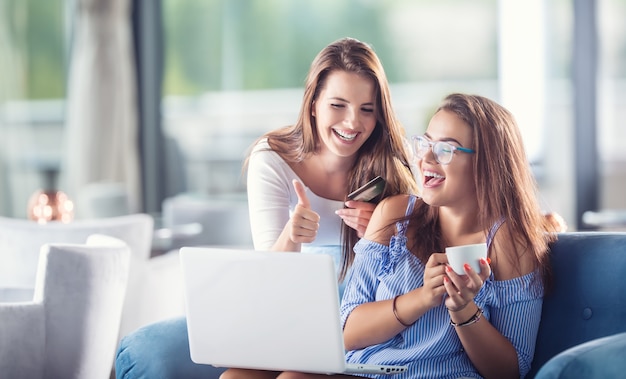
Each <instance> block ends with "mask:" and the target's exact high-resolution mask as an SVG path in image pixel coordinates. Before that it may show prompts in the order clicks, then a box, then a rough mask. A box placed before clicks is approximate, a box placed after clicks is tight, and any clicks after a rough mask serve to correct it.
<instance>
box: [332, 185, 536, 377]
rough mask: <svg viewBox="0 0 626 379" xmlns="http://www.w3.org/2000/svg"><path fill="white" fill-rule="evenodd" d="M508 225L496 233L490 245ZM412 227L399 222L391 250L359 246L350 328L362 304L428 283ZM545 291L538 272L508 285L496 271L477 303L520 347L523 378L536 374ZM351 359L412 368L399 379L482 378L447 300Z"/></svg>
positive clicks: (347, 305)
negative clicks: (414, 249)
mask: <svg viewBox="0 0 626 379" xmlns="http://www.w3.org/2000/svg"><path fill="white" fill-rule="evenodd" d="M415 200H416V197H414V196H412V197H411V198H410V200H409V205H408V207H407V211H406V214H410V212H411V211H412V209H413V206H414V204H415ZM502 222H503V221H502V220H501V221H499V222H497V223H496V224H495V225H493V227H492V228H491V229H490V231H489V234H488V237H487V246H488V247H489V246H490V245H491V242H492V240H493V236H494V235H495V232H496V231H497V230H498V228H499V227H500V225H501V224H502ZM407 226H408V220H405V221H402V222H398V224H397V230H398V233H397V234H396V235H394V236H393V237H392V238H391V240H390V243H389V246H385V245H382V244H380V243H377V242H374V241H370V240H365V239H361V240H360V241H359V242H358V243H357V244H356V246H355V248H354V251H355V259H354V263H353V265H352V267H351V270H350V272H349V274H348V278H347V279H346V287H345V292H344V294H343V298H342V302H341V321H342V324H343V325H344V326H345V322H346V320H347V318H348V316H349V315H350V313H351V312H352V310H353V309H354V308H356V307H357V306H359V305H361V304H363V303H367V302H372V301H379V300H388V299H392V298H393V297H395V296H396V295H401V294H404V293H407V292H409V291H411V290H413V289H415V288H417V287H420V286H422V285H423V284H424V283H423V281H424V263H422V262H421V261H420V259H418V258H417V257H416V256H415V255H413V254H412V253H411V252H410V251H409V249H408V248H407V245H406V243H407V238H406V235H405V233H406V228H407ZM543 293H544V287H543V282H542V280H541V278H540V274H539V272H538V271H534V272H532V273H529V274H527V275H524V276H521V277H518V278H514V279H511V280H504V281H497V280H494V278H493V273H492V275H491V277H489V278H488V279H487V280H486V281H485V283H484V285H483V287H482V288H481V289H480V291H479V292H478V294H477V295H476V297H475V299H474V301H475V302H476V304H477V305H478V306H479V307H481V308H482V309H483V311H484V315H483V317H485V318H486V319H487V320H489V322H491V324H492V325H493V326H494V327H495V328H496V329H498V330H499V331H500V333H502V334H503V335H504V336H505V337H506V338H508V339H509V340H510V341H511V343H512V344H513V346H514V347H515V349H516V351H517V356H518V362H519V369H520V374H521V376H522V377H524V376H525V375H526V374H527V373H528V371H529V370H530V364H531V361H532V358H533V354H534V349H535V341H536V337H537V330H538V328H539V320H540V316H541V307H542V303H543ZM346 358H347V361H348V362H351V363H367V364H399V365H408V367H409V369H408V370H407V371H406V372H405V373H403V374H400V375H396V376H394V378H459V377H470V378H480V377H481V376H480V374H478V371H477V370H476V369H475V368H474V366H473V364H472V362H471V361H470V359H469V358H468V356H467V355H466V354H465V352H464V351H463V345H462V344H461V342H460V340H459V338H458V336H457V334H456V332H455V329H454V327H453V326H451V325H450V316H449V315H448V311H447V309H446V307H445V305H444V303H443V301H442V303H441V304H440V305H439V306H437V307H435V308H433V309H431V310H429V311H428V312H427V313H426V314H424V315H423V316H422V317H421V318H420V319H418V320H417V321H416V322H415V323H414V324H413V325H412V326H411V327H409V328H407V329H405V330H403V331H402V332H401V333H399V334H398V335H396V336H395V337H393V338H392V339H390V340H389V341H386V342H384V343H380V344H377V345H372V346H368V347H366V348H363V349H360V350H352V351H348V352H346ZM370 377H376V375H370ZM381 377H382V376H381Z"/></svg>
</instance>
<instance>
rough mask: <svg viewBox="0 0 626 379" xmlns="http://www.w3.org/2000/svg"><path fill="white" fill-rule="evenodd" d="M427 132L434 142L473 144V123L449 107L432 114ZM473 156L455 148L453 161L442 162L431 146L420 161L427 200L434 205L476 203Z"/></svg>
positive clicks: (424, 197) (423, 190) (423, 196)
mask: <svg viewBox="0 0 626 379" xmlns="http://www.w3.org/2000/svg"><path fill="white" fill-rule="evenodd" d="M424 136H425V137H426V138H428V139H429V140H430V141H432V142H437V141H445V142H448V143H450V144H452V145H454V146H457V147H466V148H473V146H472V129H471V127H470V126H469V125H468V124H467V123H465V122H464V121H463V120H461V119H460V118H459V117H458V116H457V115H456V114H454V113H452V112H450V111H447V110H440V111H439V112H437V113H436V114H435V115H434V116H433V117H432V119H431V120H430V123H429V125H428V129H427V130H426V133H425V134H424ZM472 159H473V154H467V153H464V152H460V151H455V152H454V156H453V157H452V160H451V161H450V163H449V164H447V165H442V164H440V163H438V162H437V160H436V159H435V156H434V155H433V152H432V150H429V151H428V153H427V154H426V155H425V156H424V158H423V159H421V160H419V162H418V164H419V167H420V171H421V173H422V178H423V179H422V180H423V182H422V198H423V199H424V201H425V202H426V203H427V204H430V205H433V206H454V205H457V204H459V205H465V206H467V205H470V204H471V205H472V206H474V205H475V204H476V202H477V200H476V193H475V187H474V168H473V163H472Z"/></svg>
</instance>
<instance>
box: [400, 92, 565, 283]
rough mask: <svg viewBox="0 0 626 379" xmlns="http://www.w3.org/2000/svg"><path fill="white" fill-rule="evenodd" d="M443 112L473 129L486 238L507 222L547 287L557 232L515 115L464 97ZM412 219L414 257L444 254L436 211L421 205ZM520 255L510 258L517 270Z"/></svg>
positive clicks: (450, 100)
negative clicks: (541, 203) (501, 222)
mask: <svg viewBox="0 0 626 379" xmlns="http://www.w3.org/2000/svg"><path fill="white" fill-rule="evenodd" d="M441 110H446V111H449V112H452V113H454V114H456V115H457V116H458V117H459V118H460V119H461V120H463V121H465V123H467V125H469V126H470V127H471V129H472V139H473V141H472V146H473V147H474V150H476V154H474V156H475V159H474V172H475V173H476V175H475V177H474V187H475V189H476V196H477V198H476V201H477V202H478V222H479V224H480V226H481V227H482V229H483V230H485V235H486V234H487V232H488V230H489V229H490V228H491V226H492V225H494V224H495V223H496V222H497V221H498V220H500V219H502V218H503V219H504V220H505V222H506V223H507V225H508V227H507V228H506V229H507V230H508V231H509V233H510V235H509V236H508V237H509V238H510V239H511V241H516V242H517V243H516V246H519V247H520V248H528V250H529V251H531V252H532V253H533V254H534V261H535V268H539V269H540V270H541V273H542V276H543V278H544V280H546V281H547V280H548V279H549V273H550V272H549V261H548V247H549V244H550V243H551V242H552V241H554V240H555V239H556V233H554V232H555V231H556V230H555V229H554V227H553V226H552V225H550V224H549V222H548V220H547V219H546V218H545V217H544V215H543V213H542V211H541V208H540V206H539V202H538V198H537V185H536V182H535V179H534V177H533V174H532V172H531V169H530V164H529V162H528V160H527V157H526V153H525V150H524V143H523V141H522V136H521V134H520V131H519V128H518V126H517V123H516V121H515V119H514V117H513V115H512V114H511V113H510V112H509V111H508V110H507V109H505V108H504V107H502V106H501V105H499V104H497V103H496V102H495V101H493V100H490V99H487V98H485V97H481V96H476V95H466V94H451V95H448V96H447V97H446V98H445V99H444V100H443V102H442V104H441V105H440V106H439V108H438V109H437V111H436V112H439V111H441ZM436 112H435V113H436ZM409 219H410V220H411V222H410V223H409V227H408V229H409V231H410V233H412V235H416V236H418V238H415V239H414V241H415V246H412V247H411V251H412V252H413V254H415V255H416V256H418V257H419V258H420V259H421V260H422V261H423V262H425V261H426V260H427V259H428V257H429V256H430V254H432V252H433V251H443V250H444V248H445V246H444V245H445V242H444V241H443V239H442V233H441V228H440V225H439V212H438V207H431V206H429V205H428V204H426V203H424V202H423V201H421V200H418V201H417V202H416V205H415V210H414V212H413V214H412V215H411V216H410V217H409ZM519 254H521V252H519V251H518V252H511V254H510V255H509V258H510V259H511V261H512V262H513V264H514V265H515V266H517V267H518V268H519V265H518V264H517V263H518V262H519V259H518V257H519Z"/></svg>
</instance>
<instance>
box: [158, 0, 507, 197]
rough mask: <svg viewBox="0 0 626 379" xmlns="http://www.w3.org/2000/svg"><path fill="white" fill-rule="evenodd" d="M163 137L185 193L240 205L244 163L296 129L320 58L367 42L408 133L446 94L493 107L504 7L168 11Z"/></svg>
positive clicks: (284, 5) (255, 4)
mask: <svg viewBox="0 0 626 379" xmlns="http://www.w3.org/2000/svg"><path fill="white" fill-rule="evenodd" d="M163 4H164V6H163V15H164V23H165V33H166V38H165V51H166V70H165V78H164V131H165V134H166V135H167V137H168V138H169V139H170V140H171V141H174V142H175V144H176V146H177V147H178V148H179V151H180V152H181V155H182V158H183V162H184V171H185V173H186V175H185V178H184V179H181V180H184V181H185V184H186V188H185V190H186V191H189V192H198V193H202V194H210V195H224V194H232V193H243V192H244V190H245V186H244V184H245V183H244V182H245V181H244V180H243V178H242V176H241V163H242V160H243V157H244V155H245V152H246V149H247V147H248V146H249V145H250V144H251V143H252V142H253V141H254V139H255V138H257V137H258V136H260V135H261V134H262V133H263V132H265V131H267V130H270V129H275V128H277V127H281V126H284V125H287V124H291V123H293V122H294V121H295V119H296V116H297V112H298V111H299V107H300V99H301V97H302V86H303V83H304V78H305V75H306V73H307V70H308V68H309V65H310V63H311V61H312V60H313V58H314V57H315V55H316V54H317V53H318V52H319V51H320V50H321V49H322V48H323V47H324V46H326V45H327V44H328V43H330V42H332V41H334V40H336V39H339V38H341V37H345V36H349V37H354V38H357V39H360V40H362V41H365V42H368V43H369V44H371V45H372V46H373V48H374V49H375V50H376V52H377V53H378V55H379V57H380V58H381V60H382V62H383V65H384V67H385V70H386V73H387V76H388V78H389V80H390V82H391V83H392V96H393V100H394V103H395V106H396V110H397V112H398V114H399V116H400V117H401V119H402V120H403V122H404V123H405V125H406V127H407V129H408V130H409V132H410V133H416V132H419V131H420V130H423V129H424V128H425V122H426V120H427V116H428V112H429V111H430V110H431V109H432V107H433V106H434V105H435V104H436V103H437V102H438V101H439V100H440V99H441V98H442V97H443V96H444V94H446V93H447V92H450V91H470V92H475V93H481V94H484V95H487V96H491V97H495V96H496V95H497V76H498V72H497V67H498V59H497V46H496V45H497V1H495V0H483V1H473V2H466V1H458V0H447V1H442V0H437V1H421V2H415V1H412V0H396V1H362V0H345V1H334V0H319V1H303V0H299V1H293V0H271V1H252V0H225V1H203V0H187V1H177V0H164V2H163Z"/></svg>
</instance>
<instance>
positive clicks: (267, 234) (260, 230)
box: [247, 139, 344, 255]
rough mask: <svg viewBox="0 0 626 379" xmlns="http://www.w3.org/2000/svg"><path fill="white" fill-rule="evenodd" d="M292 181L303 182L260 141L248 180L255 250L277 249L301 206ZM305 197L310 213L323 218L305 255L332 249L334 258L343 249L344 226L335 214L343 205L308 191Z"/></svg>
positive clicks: (250, 161)
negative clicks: (284, 230)
mask: <svg viewBox="0 0 626 379" xmlns="http://www.w3.org/2000/svg"><path fill="white" fill-rule="evenodd" d="M293 179H297V180H299V181H300V182H302V180H301V179H300V178H299V177H298V175H296V173H295V172H294V171H293V170H292V169H291V167H289V165H288V164H287V162H285V161H284V160H283V159H282V158H281V156H280V155H278V153H276V152H275V151H273V150H271V148H270V147H269V144H268V143H267V140H265V139H264V140H261V141H259V143H257V145H255V146H254V148H253V150H252V153H251V155H250V160H249V162H248V179H247V180H248V207H249V211H250V227H251V230H252V240H253V243H254V248H255V249H256V250H269V249H270V248H271V247H272V246H273V245H274V243H275V242H276V241H277V240H278V237H279V235H280V233H281V232H282V231H283V229H284V227H285V225H286V224H287V221H289V218H290V216H291V213H292V212H293V210H294V208H295V206H296V205H297V204H298V196H297V195H296V192H295V190H294V188H293V184H292V180H293ZM302 183H303V184H304V182H302ZM305 187H306V186H305ZM306 194H307V197H308V199H309V201H310V203H311V209H313V210H314V211H315V212H317V213H318V214H319V216H320V226H319V230H318V234H317V237H316V239H315V241H314V242H312V243H310V244H302V251H303V252H306V251H307V250H316V251H320V250H325V249H323V248H322V249H321V247H331V246H332V248H333V250H335V251H333V255H335V254H337V253H338V252H339V251H338V250H337V247H338V246H340V245H341V241H340V237H339V234H340V230H341V223H342V220H341V218H340V217H339V216H337V215H336V214H335V210H337V209H341V208H343V205H344V204H343V202H342V201H336V200H329V199H326V198H323V197H320V196H317V195H316V194H315V193H313V192H312V191H311V190H310V189H309V188H308V187H306Z"/></svg>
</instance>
